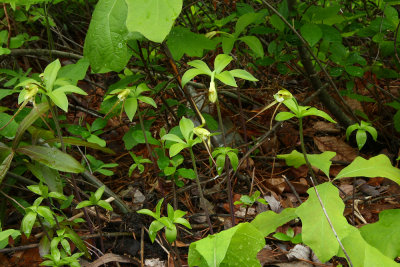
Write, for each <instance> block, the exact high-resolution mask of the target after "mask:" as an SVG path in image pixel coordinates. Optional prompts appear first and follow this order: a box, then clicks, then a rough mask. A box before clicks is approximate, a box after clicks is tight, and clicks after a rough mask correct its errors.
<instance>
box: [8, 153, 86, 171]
mask: <svg viewBox="0 0 400 267" xmlns="http://www.w3.org/2000/svg"><path fill="white" fill-rule="evenodd" d="M16 151H17V152H18V153H22V154H25V155H27V156H29V157H30V158H31V159H33V160H36V161H38V162H40V163H42V164H44V165H46V166H48V167H50V168H53V169H56V170H59V171H63V172H72V173H81V172H83V171H84V170H85V168H83V166H82V165H81V164H80V163H79V162H78V161H77V160H76V159H74V158H73V157H71V156H70V155H68V154H65V153H63V152H61V151H60V150H58V149H57V148H54V147H44V146H24V147H19V148H18V149H17V150H16Z"/></svg>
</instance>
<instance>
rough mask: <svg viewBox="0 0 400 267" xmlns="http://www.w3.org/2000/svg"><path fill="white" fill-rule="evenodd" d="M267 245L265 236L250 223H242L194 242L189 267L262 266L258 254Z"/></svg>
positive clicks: (190, 251)
mask: <svg viewBox="0 0 400 267" xmlns="http://www.w3.org/2000/svg"><path fill="white" fill-rule="evenodd" d="M264 245H265V240H264V236H263V235H262V234H261V233H260V232H259V231H258V230H257V229H256V228H255V227H254V226H253V225H251V224H250V223H241V224H238V225H236V226H235V227H232V228H230V229H228V230H225V231H222V232H220V233H218V234H215V235H209V236H207V237H206V238H203V239H202V240H199V241H196V242H193V243H192V244H190V247H189V257H188V263H189V266H199V267H206V266H207V267H208V266H213V267H217V266H246V267H253V266H261V265H260V262H259V261H258V260H257V253H258V251H260V250H261V249H262V248H263V247H264Z"/></svg>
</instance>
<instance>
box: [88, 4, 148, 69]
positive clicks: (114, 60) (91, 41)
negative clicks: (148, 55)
mask: <svg viewBox="0 0 400 267" xmlns="http://www.w3.org/2000/svg"><path fill="white" fill-rule="evenodd" d="M127 11H128V10H127V6H126V3H125V1H124V0H100V1H99V2H98V3H97V5H96V8H95V10H94V12H93V14H92V20H91V21H90V25H89V30H88V32H87V35H86V39H85V45H84V49H83V54H84V56H85V58H87V59H89V61H90V65H91V67H92V71H93V72H95V73H105V72H109V71H116V72H119V71H121V70H122V69H123V68H124V67H125V66H126V64H127V63H128V61H129V58H130V53H129V52H128V48H127V46H126V39H127V37H128V34H129V32H128V30H127V28H126V26H125V22H126V18H127V14H128V13H127ZM141 11H143V10H141Z"/></svg>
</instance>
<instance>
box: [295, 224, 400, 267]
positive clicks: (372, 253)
mask: <svg viewBox="0 0 400 267" xmlns="http://www.w3.org/2000/svg"><path fill="white" fill-rule="evenodd" d="M349 232H350V233H349V234H347V236H346V237H345V238H343V239H342V240H341V241H342V244H343V246H344V248H345V249H346V252H347V254H348V255H349V257H350V259H351V261H352V263H353V266H363V267H375V266H385V267H396V266H399V264H398V263H396V262H395V261H394V260H392V259H390V258H388V257H386V256H384V255H383V254H382V253H381V252H380V251H379V250H378V249H377V248H375V247H373V246H371V245H370V244H368V243H367V242H366V241H365V240H364V238H363V237H362V236H361V234H360V231H359V230H358V229H357V228H355V227H352V226H351V227H349ZM303 239H304V237H303ZM324 239H325V238H324ZM339 257H344V254H343V253H342V251H340V254H339Z"/></svg>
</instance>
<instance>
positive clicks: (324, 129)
mask: <svg viewBox="0 0 400 267" xmlns="http://www.w3.org/2000/svg"><path fill="white" fill-rule="evenodd" d="M316 133H325V134H339V133H340V129H339V128H338V127H337V126H336V125H335V124H333V123H330V122H325V121H317V122H315V123H314V124H313V125H312V127H310V128H307V129H305V130H304V134H305V135H307V136H314V135H315V134H316Z"/></svg>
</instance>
